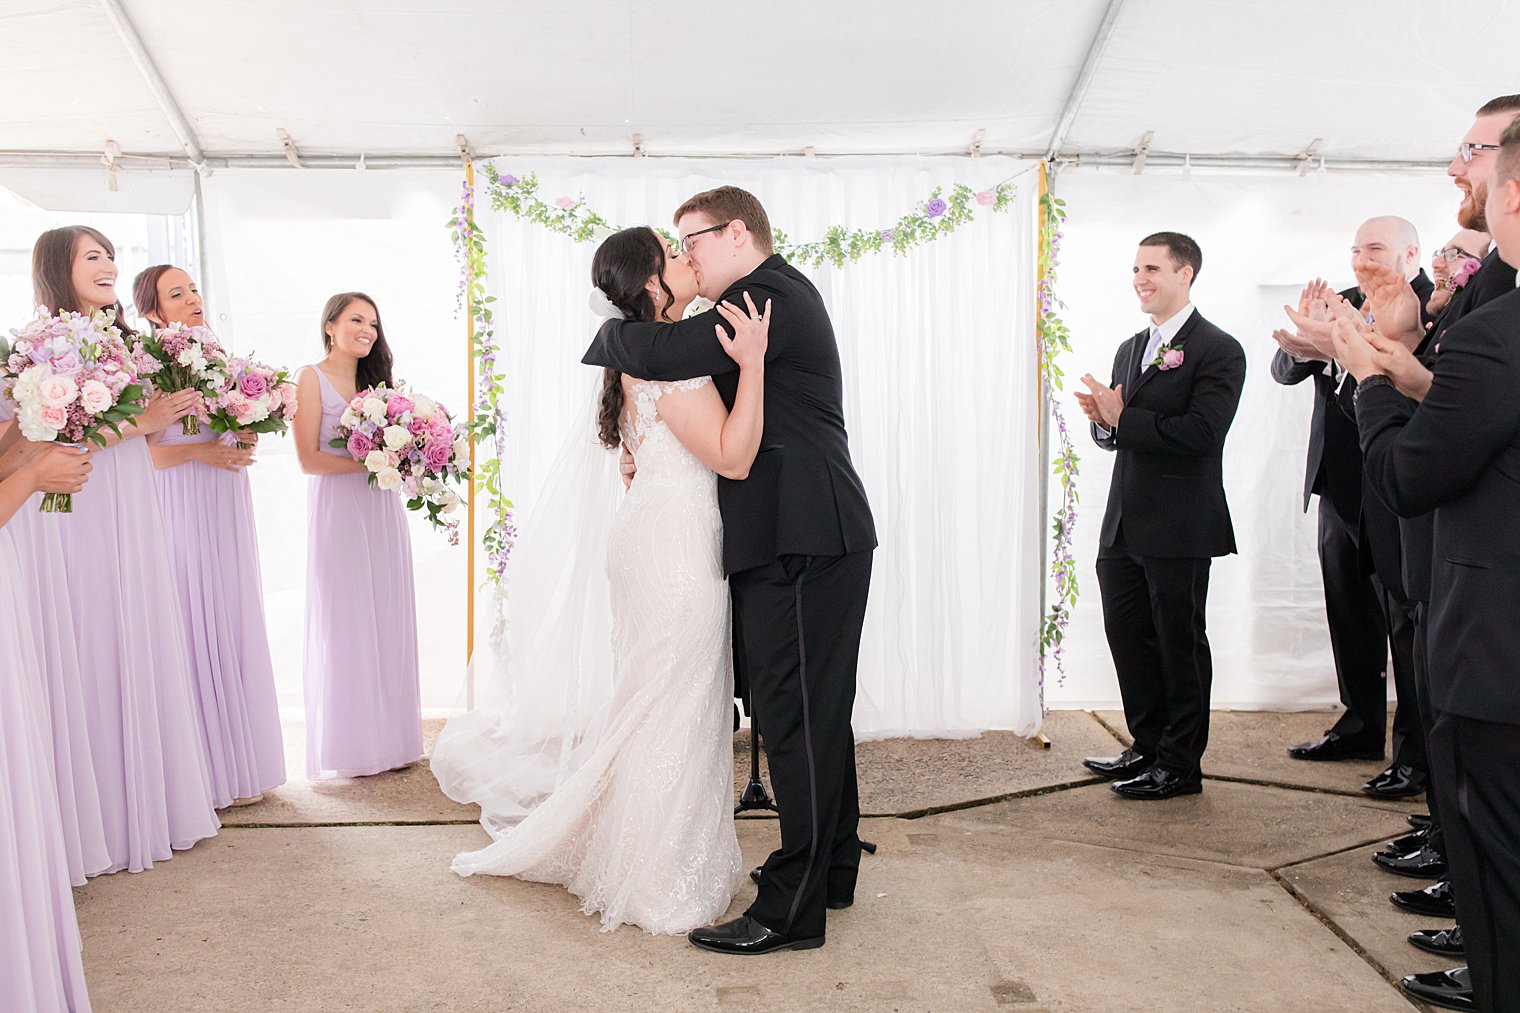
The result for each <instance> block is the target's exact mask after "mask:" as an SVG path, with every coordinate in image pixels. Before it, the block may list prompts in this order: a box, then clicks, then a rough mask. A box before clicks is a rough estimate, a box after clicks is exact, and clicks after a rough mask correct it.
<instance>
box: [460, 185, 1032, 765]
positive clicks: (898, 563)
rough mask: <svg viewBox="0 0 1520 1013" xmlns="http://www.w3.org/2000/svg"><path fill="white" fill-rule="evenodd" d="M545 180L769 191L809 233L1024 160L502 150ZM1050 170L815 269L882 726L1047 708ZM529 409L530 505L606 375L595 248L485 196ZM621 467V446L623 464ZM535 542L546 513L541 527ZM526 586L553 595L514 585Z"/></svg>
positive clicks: (660, 198)
mask: <svg viewBox="0 0 1520 1013" xmlns="http://www.w3.org/2000/svg"><path fill="white" fill-rule="evenodd" d="M499 165H500V168H501V171H502V172H503V173H506V172H512V173H515V174H517V175H520V176H521V175H525V174H526V173H527V172H528V171H535V170H536V171H537V172H538V173H539V176H540V178H541V180H542V181H543V189H542V195H543V196H544V197H545V198H546V199H548V200H551V201H552V200H553V199H554V198H555V197H557V196H560V195H570V196H574V195H577V194H584V195H585V196H586V198H587V199H588V200H589V202H590V203H591V204H592V206H593V207H595V208H596V209H597V210H598V211H599V212H601V213H602V214H603V215H604V216H605V217H607V218H608V219H609V220H610V221H613V222H615V223H618V224H622V225H628V224H645V223H653V224H657V225H666V224H668V223H669V220H670V213H671V211H673V210H674V208H675V207H676V206H678V205H679V204H680V202H681V201H682V200H684V199H685V198H686V197H688V196H690V195H691V194H693V193H695V192H697V191H699V190H702V189H706V188H708V187H711V186H716V185H718V184H720V183H724V182H729V183H734V184H737V185H740V186H744V187H746V188H748V189H750V190H752V191H753V192H754V193H756V194H757V195H758V196H759V197H760V198H761V199H762V200H763V201H764V203H765V205H766V207H767V210H768V211H769V213H770V215H771V219H772V222H773V223H774V224H775V225H777V226H779V227H780V228H782V229H783V230H784V231H786V233H787V234H788V235H789V236H791V237H793V238H794V239H798V240H806V239H812V238H815V237H821V236H822V234H823V232H824V230H825V229H826V228H827V227H828V226H829V225H831V224H835V223H843V224H847V225H849V226H852V227H856V226H866V227H878V226H885V225H889V224H891V223H892V222H894V221H895V220H896V219H897V217H898V216H899V215H901V214H902V213H903V212H905V211H907V210H909V209H911V208H912V207H913V206H914V205H915V204H916V203H918V202H920V201H922V200H923V199H924V198H925V197H926V196H927V193H928V191H929V189H930V188H931V187H933V186H934V185H936V184H943V183H950V182H955V181H962V182H966V183H968V184H970V185H972V186H974V187H977V188H982V187H988V186H991V185H993V184H995V183H997V182H999V181H1001V180H1004V179H1007V178H1009V177H1011V176H1013V175H1015V174H1017V173H1020V172H1023V171H1024V170H1026V169H1027V168H1029V166H1028V165H1027V164H1026V163H1020V162H1017V161H1015V160H1011V159H1001V158H984V159H980V160H976V161H968V160H965V159H941V160H925V159H902V160H882V159H829V160H824V159H817V160H803V159H792V160H788V161H786V162H784V163H775V162H758V161H684V160H660V161H652V160H651V161H632V160H628V159H606V160H592V159H524V160H522V161H521V162H511V161H508V160H502V161H501V162H500V163H499ZM1034 185H1035V184H1034V176H1033V175H1032V174H1026V175H1024V176H1023V177H1022V178H1021V179H1020V181H1019V186H1020V194H1021V196H1020V201H1019V203H1018V206H1017V208H1016V209H1015V210H1013V211H1011V212H1009V213H1008V214H1006V215H1000V216H993V215H990V214H988V213H986V212H982V213H981V214H979V216H978V220H977V221H976V222H975V223H973V224H970V225H967V226H965V227H963V229H962V230H961V231H960V232H959V233H957V234H956V235H955V236H954V237H952V238H950V239H947V240H945V241H942V242H940V243H937V244H933V245H931V246H927V247H924V248H921V249H919V250H916V251H914V252H912V253H911V254H910V255H909V256H908V257H906V258H903V257H892V256H885V255H884V256H877V257H869V258H867V259H865V260H863V261H861V262H859V263H856V264H853V265H849V266H847V267H846V268H844V269H842V270H835V269H833V268H824V269H821V270H818V271H811V272H809V273H810V275H811V276H812V277H813V278H814V280H815V282H816V283H817V284H818V286H819V289H820V291H821V292H822V293H823V296H824V299H825V301H826V302H827V303H828V305H829V308H830V312H831V313H832V315H833V319H834V324H835V328H836V331H837V333H838V336H839V343H840V350H841V354H842V357H843V362H844V370H845V416H846V421H847V424H848V425H849V429H850V437H851V452H852V454H853V456H854V459H855V463H856V466H857V468H858V470H859V472H860V474H861V476H862V478H863V480H864V481H865V484H866V489H867V493H868V495H869V496H870V500H871V505H872V508H873V510H874V512H875V515H876V522H877V530H878V535H879V537H880V540H881V548H880V549H879V550H878V551H877V554H876V558H875V572H874V574H873V581H872V589H871V601H870V607H869V609H868V612H867V619H866V631H865V638H864V643H863V649H862V658H861V668H860V695H859V700H858V703H857V705H856V712H855V727H856V731H857V733H858V734H861V735H863V736H885V735H890V734H904V733H906V734H919V735H930V734H955V733H964V732H967V731H971V730H975V729H982V728H1012V729H1015V730H1018V731H1020V732H1022V733H1025V734H1031V733H1033V732H1034V731H1035V730H1036V729H1037V728H1038V726H1039V719H1040V715H1039V706H1038V701H1037V691H1036V684H1035V669H1034V664H1033V662H1034V647H1033V645H1034V642H1035V636H1036V632H1037V620H1038V612H1039V609H1038V601H1037V597H1036V595H1037V585H1036V584H1035V581H1034V579H1033V576H1032V575H1033V574H1034V573H1035V572H1036V568H1037V565H1038V563H1037V560H1038V551H1039V544H1038V539H1039V537H1040V532H1041V531H1042V530H1043V527H1044V522H1043V520H1042V519H1041V517H1040V516H1039V513H1038V511H1039V504H1038V483H1037V471H1038V447H1037V445H1036V443H1035V433H1036V428H1035V423H1036V408H1035V403H1034V402H1035V380H1034V362H1035V360H1034V351H1033V347H1032V331H1033V309H1032V305H1033V301H1032V275H1033V267H1032V252H1033V243H1034V233H1033V227H1034V226H1033V221H1034V219H1033V210H1032V206H1033V197H1034V192H1033V187H1034ZM479 219H480V222H481V225H482V227H483V229H484V230H485V232H486V234H487V236H488V237H489V241H490V250H491V265H492V275H493V277H492V282H493V291H494V294H495V295H496V296H497V298H498V300H499V301H498V303H497V304H496V312H497V317H496V325H497V337H498V340H499V342H500V344H501V345H502V347H503V349H504V354H503V365H504V367H505V370H506V372H507V374H508V376H509V397H508V404H509V406H510V411H511V413H512V416H511V419H510V420H509V423H508V432H509V434H510V438H509V442H508V446H507V453H506V466H505V467H506V470H505V475H506V482H507V487H508V488H509V489H510V490H511V491H512V492H513V493H514V494H515V498H516V500H517V502H518V505H519V507H520V512H519V516H520V517H523V518H526V517H528V516H529V514H530V513H531V509H532V504H533V495H534V491H535V489H536V488H537V487H538V485H539V484H541V483H542V482H543V480H544V476H545V471H546V469H547V468H548V466H549V464H550V463H551V460H552V457H553V454H554V452H555V451H556V450H557V449H558V447H559V446H560V443H561V441H562V440H563V438H564V436H565V433H566V427H567V425H568V424H569V421H570V419H571V418H572V417H573V416H574V413H575V409H576V408H577V407H579V405H580V404H581V403H582V401H583V400H584V398H585V395H586V392H587V390H588V389H589V388H590V387H592V386H593V385H595V384H596V383H597V382H598V371H596V370H594V369H591V368H589V367H585V366H582V365H580V364H579V359H580V355H581V353H582V352H583V351H584V350H585V346H586V345H587V343H588V341H589V339H590V336H591V334H592V332H593V330H594V327H595V324H596V320H595V318H594V317H592V316H591V314H590V311H589V310H588V309H587V307H586V297H587V293H588V292H589V289H590V263H591V255H592V252H593V250H594V249H595V245H594V244H576V243H574V242H572V241H571V240H569V239H567V238H565V237H563V236H559V235H557V234H554V233H550V232H548V231H546V230H544V229H543V228H541V227H539V226H536V225H527V224H523V223H520V222H518V221H517V220H516V219H514V218H513V217H512V216H511V215H510V214H493V213H490V212H488V211H486V210H485V209H484V201H482V210H481V211H480V212H479ZM609 466H610V462H609ZM521 537H522V538H525V539H531V538H532V537H533V532H532V530H531V526H530V525H528V524H526V523H524V524H522V525H521ZM513 593H531V589H529V588H514V589H513Z"/></svg>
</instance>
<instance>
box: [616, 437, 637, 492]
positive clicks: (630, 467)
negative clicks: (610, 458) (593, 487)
mask: <svg viewBox="0 0 1520 1013" xmlns="http://www.w3.org/2000/svg"><path fill="white" fill-rule="evenodd" d="M618 470H619V471H621V472H622V473H623V488H624V489H628V488H630V487H631V486H632V485H633V476H634V475H635V474H636V473H637V472H638V470H639V468H638V465H636V464H634V463H633V451H631V450H629V449H628V444H626V443H625V444H623V452H622V453H621V454H619V455H618Z"/></svg>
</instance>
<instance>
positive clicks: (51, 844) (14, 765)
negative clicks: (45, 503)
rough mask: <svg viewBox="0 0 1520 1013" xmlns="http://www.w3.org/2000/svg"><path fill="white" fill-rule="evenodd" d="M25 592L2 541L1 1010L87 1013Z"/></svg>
mask: <svg viewBox="0 0 1520 1013" xmlns="http://www.w3.org/2000/svg"><path fill="white" fill-rule="evenodd" d="M21 509H22V510H23V511H25V510H31V509H35V507H34V506H33V504H32V503H27V504H25V505H24V506H22V508H21ZM25 587H27V584H26V583H25V576H24V573H23V571H22V567H21V564H20V560H19V559H18V557H17V555H16V552H15V544H14V542H12V541H11V540H9V539H5V540H0V1009H3V1010H6V1011H7V1013H10V1011H13V1010H14V1011H18V1013H22V1011H24V1013H31V1011H37V1013H44V1011H45V1013H53V1011H55V1010H76V1011H77V1010H88V1009H89V1008H90V997H89V994H88V993H87V992H86V990H85V983H84V966H83V964H82V962H81V960H80V941H79V925H78V923H77V922H76V921H75V919H74V894H73V891H72V890H70V889H69V861H68V858H67V856H66V855H65V853H64V835H63V818H62V815H61V813H60V811H59V808H58V791H57V787H56V785H55V773H54V769H53V745H52V728H51V721H50V720H49V714H48V701H47V693H46V690H45V689H44V686H43V673H42V671H41V669H40V668H39V667H38V666H39V663H38V660H37V651H38V645H37V643H36V641H35V637H34V636H33V632H34V631H32V630H28V629H25V628H24V627H22V626H21V624H20V623H19V622H18V620H17V617H18V615H20V614H21V610H22V609H23V608H24V604H23V602H22V599H23V598H25V597H26V595H25V594H21V593H18V592H19V591H20V590H21V589H22V588H25Z"/></svg>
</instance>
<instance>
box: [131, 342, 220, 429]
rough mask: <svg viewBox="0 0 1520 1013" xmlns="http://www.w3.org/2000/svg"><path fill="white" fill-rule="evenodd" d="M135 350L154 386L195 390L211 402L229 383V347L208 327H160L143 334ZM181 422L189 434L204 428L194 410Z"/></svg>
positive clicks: (144, 372) (175, 389) (133, 350)
mask: <svg viewBox="0 0 1520 1013" xmlns="http://www.w3.org/2000/svg"><path fill="white" fill-rule="evenodd" d="M132 352H133V356H134V357H135V358H137V359H138V360H139V361H138V365H139V367H140V372H141V373H142V375H144V376H145V377H150V378H151V379H150V380H149V383H151V385H152V387H153V389H154V390H158V391H165V392H173V391H179V390H193V391H196V392H197V393H199V394H200V395H201V397H202V398H204V399H205V400H206V401H207V402H208V403H209V402H210V401H211V399H212V398H214V397H216V396H217V394H219V393H220V392H221V391H222V389H223V388H224V387H225V386H226V384H227V350H226V349H225V348H223V347H222V346H221V343H220V342H218V341H217V340H216V335H215V334H213V333H211V328H209V327H198V326H197V327H186V326H185V325H184V324H170V325H168V326H167V327H160V328H158V329H157V330H151V331H149V332H148V333H147V334H145V335H143V337H142V338H141V339H140V340H139V341H138V342H137V343H136V344H134V345H133V348H132ZM154 366H157V367H158V368H156V369H155V368H153V367H154ZM180 426H181V428H182V429H183V431H184V433H185V435H186V436H194V435H195V434H196V433H198V432H200V431H201V423H200V419H199V418H198V417H197V416H196V415H194V414H190V415H186V416H185V417H184V418H183V419H181V420H180Z"/></svg>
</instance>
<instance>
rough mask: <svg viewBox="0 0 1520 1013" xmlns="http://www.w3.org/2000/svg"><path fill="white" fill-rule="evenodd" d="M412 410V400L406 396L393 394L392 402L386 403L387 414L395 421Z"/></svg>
mask: <svg viewBox="0 0 1520 1013" xmlns="http://www.w3.org/2000/svg"><path fill="white" fill-rule="evenodd" d="M412 408H413V405H412V399H411V398H409V397H407V396H406V395H405V394H392V395H391V398H390V400H389V401H387V402H385V414H387V415H389V416H390V417H391V418H393V419H398V418H400V417H401V416H402V415H404V414H405V413H406V412H409V411H411V410H412Z"/></svg>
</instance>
